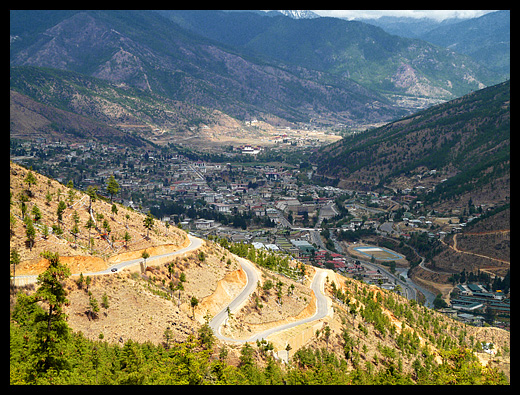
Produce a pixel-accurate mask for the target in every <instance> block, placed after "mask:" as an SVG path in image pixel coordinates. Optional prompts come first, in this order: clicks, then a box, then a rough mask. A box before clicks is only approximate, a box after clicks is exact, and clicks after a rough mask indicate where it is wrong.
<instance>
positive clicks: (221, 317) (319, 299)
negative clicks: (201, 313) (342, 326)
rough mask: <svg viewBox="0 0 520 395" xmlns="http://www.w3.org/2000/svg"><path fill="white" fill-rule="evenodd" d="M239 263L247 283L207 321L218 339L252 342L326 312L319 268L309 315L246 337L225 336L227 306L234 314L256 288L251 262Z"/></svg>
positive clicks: (243, 261) (322, 272)
mask: <svg viewBox="0 0 520 395" xmlns="http://www.w3.org/2000/svg"><path fill="white" fill-rule="evenodd" d="M240 264H241V266H242V269H244V271H245V273H246V276H247V284H246V286H245V287H244V289H243V290H242V292H241V293H240V294H239V295H238V296H237V297H236V298H235V299H234V300H233V301H232V302H231V303H230V304H229V305H228V306H226V307H225V308H224V309H222V310H221V311H220V312H219V313H218V314H217V315H216V316H215V317H214V318H213V319H212V320H211V321H210V323H209V326H210V327H211V329H212V330H213V332H214V333H215V336H216V337H217V338H219V339H220V340H225V341H232V342H239V343H245V342H254V341H256V340H261V339H265V338H267V336H269V335H271V334H273V333H275V332H279V331H283V330H285V329H289V328H293V327H295V326H298V325H301V324H305V323H307V322H311V321H315V320H319V319H320V318H323V317H325V316H326V315H327V313H328V306H327V297H326V296H325V295H324V293H323V289H324V280H325V277H326V276H327V271H326V270H320V269H317V271H316V274H315V275H314V279H313V280H312V284H311V289H312V290H313V292H314V295H315V296H316V312H315V313H314V315H312V316H311V317H307V318H304V319H301V320H299V321H295V322H290V323H288V324H283V325H279V326H276V327H273V328H270V329H267V330H265V331H263V332H259V333H256V334H254V335H252V336H251V337H250V338H248V339H233V338H229V337H226V336H223V335H222V334H221V333H220V327H221V326H222V324H223V323H224V321H225V320H226V319H227V316H228V312H227V309H228V307H229V311H230V312H231V314H234V313H235V312H237V311H238V310H239V309H240V308H241V307H242V306H243V304H244V303H245V302H246V301H247V299H248V297H249V296H250V295H251V294H252V293H253V291H254V290H255V289H256V285H257V282H258V275H257V273H256V270H255V269H254V267H253V265H252V264H251V262H249V261H247V260H245V259H242V258H241V259H240Z"/></svg>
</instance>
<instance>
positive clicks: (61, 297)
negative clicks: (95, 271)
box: [30, 251, 70, 373]
mask: <svg viewBox="0 0 520 395" xmlns="http://www.w3.org/2000/svg"><path fill="white" fill-rule="evenodd" d="M41 256H42V257H43V258H45V259H47V260H49V267H48V269H47V270H46V271H45V272H43V273H42V274H40V275H39V276H38V280H37V283H38V286H39V287H38V290H37V291H36V292H35V293H34V295H33V300H34V301H38V302H44V304H45V305H46V306H48V310H42V311H41V312H40V313H39V314H38V315H37V316H36V318H35V320H34V322H35V326H36V331H35V339H34V342H33V343H31V346H32V350H31V352H30V354H31V356H32V358H33V359H34V360H33V361H32V362H33V364H32V366H33V367H34V370H35V372H36V373H42V372H47V371H48V370H49V369H52V370H55V371H59V370H61V369H64V368H67V365H68V363H67V360H66V357H65V356H64V350H65V348H66V345H67V341H68V339H69V333H70V329H69V326H68V325H67V321H66V315H65V313H64V310H63V308H64V306H65V305H66V304H68V303H69V301H68V299H67V298H66V295H67V291H66V290H65V288H64V286H63V282H64V280H65V279H66V278H68V277H69V276H70V269H69V268H68V267H67V266H66V265H63V264H62V263H61V262H60V259H59V255H58V253H57V252H56V253H52V252H49V251H45V252H42V253H41Z"/></svg>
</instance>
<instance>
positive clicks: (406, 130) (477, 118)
mask: <svg viewBox="0 0 520 395" xmlns="http://www.w3.org/2000/svg"><path fill="white" fill-rule="evenodd" d="M509 101H510V82H509V81H506V82H504V83H500V84H498V85H495V86H492V87H489V88H486V89H483V90H480V91H477V92H473V93H471V94H469V95H466V96H463V97H461V98H458V99H455V100H452V101H450V102H447V103H443V104H440V105H437V106H434V107H431V108H429V109H427V110H423V111H421V112H419V113H416V114H414V115H412V116H409V117H406V118H403V119H401V120H399V121H396V122H393V123H390V124H388V125H385V126H383V127H381V128H378V129H374V130H371V131H368V132H365V133H361V134H358V135H354V136H350V137H346V138H344V139H343V140H341V141H339V142H337V143H334V144H332V145H330V146H328V147H325V148H324V149H323V150H322V151H321V152H320V153H317V154H316V155H315V156H314V160H315V161H316V163H317V164H318V171H319V172H320V173H323V174H325V175H328V176H332V175H335V176H339V177H340V178H342V179H344V181H345V182H347V183H349V184H350V185H351V186H354V185H357V186H358V187H360V185H365V186H366V187H368V185H369V184H372V185H378V186H379V187H382V186H383V185H385V186H391V187H393V188H398V189H405V188H406V185H412V184H414V183H415V184H416V185H420V183H419V184H418V183H417V175H421V174H423V173H425V172H428V171H431V170H435V171H436V172H439V174H440V173H441V172H442V174H443V177H444V178H446V180H445V181H444V182H440V181H441V179H440V178H439V179H437V181H436V182H435V183H434V184H435V186H434V191H430V192H431V193H424V194H421V197H422V198H421V199H419V200H421V201H423V202H424V203H425V204H426V205H439V204H441V205H442V202H444V203H446V202H447V201H449V202H450V204H454V203H455V202H454V199H456V200H457V201H458V203H457V205H459V206H464V205H466V204H467V201H468V200H469V199H471V196H473V198H474V199H475V200H478V204H504V203H506V202H507V200H508V196H509V193H510V187H509V182H510V179H509V160H510V159H509V158H510V153H509V152H510V110H509V108H510V107H509V106H510V105H509ZM402 177H404V178H405V179H408V180H409V181H410V184H406V183H404V184H403V183H402V182H403V181H402ZM421 177H422V176H421ZM421 177H419V178H418V179H419V180H420V178H421ZM412 179H415V180H416V181H414V182H412V181H411V180H412ZM430 187H431V186H430ZM423 188H424V187H423ZM477 191H478V192H477ZM484 191H485V193H484ZM502 192H503V193H502ZM462 197H464V198H463V199H462ZM475 203H476V204H477V202H475Z"/></svg>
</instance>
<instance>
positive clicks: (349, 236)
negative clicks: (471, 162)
mask: <svg viewBox="0 0 520 395" xmlns="http://www.w3.org/2000/svg"><path fill="white" fill-rule="evenodd" d="M315 144H316V141H303V142H302V141H296V140H293V139H291V138H289V137H287V136H285V138H284V137H283V136H282V137H281V138H279V141H278V142H277V144H276V146H275V148H273V147H270V148H269V149H265V147H262V146H259V145H250V144H242V145H237V146H235V147H233V146H229V147H225V148H223V149H221V150H220V151H218V152H217V151H215V152H213V153H209V154H208V153H204V154H201V153H200V152H197V151H195V150H192V149H189V148H186V147H182V146H168V147H164V146H163V147H157V148H152V149H150V148H148V149H144V148H143V149H142V150H140V149H130V148H128V147H123V146H118V145H115V144H102V143H99V142H87V143H66V142H59V141H58V142H56V141H52V142H48V141H47V140H45V139H39V140H37V141H21V140H13V139H11V147H10V148H11V150H10V153H11V160H13V161H14V162H16V163H19V164H21V165H23V166H26V167H30V166H32V168H33V169H34V170H35V171H38V172H40V173H42V174H44V175H47V176H49V177H52V178H55V179H56V180H58V181H60V182H62V183H64V184H66V183H67V182H69V181H70V180H72V182H73V184H74V187H75V188H77V189H80V190H86V189H87V188H88V187H89V186H94V187H97V193H98V194H99V195H101V196H103V195H107V193H106V185H107V181H108V179H109V178H110V177H111V176H113V177H114V178H115V180H116V181H117V183H118V185H119V187H120V190H119V193H118V194H117V195H116V196H115V197H114V201H116V202H119V203H121V204H123V205H125V206H127V207H130V208H132V209H133V210H136V211H139V212H142V213H147V212H151V214H152V215H153V216H154V217H155V218H157V219H160V220H161V221H163V222H165V223H168V224H169V225H171V226H178V227H181V228H182V229H184V230H187V231H190V232H191V233H192V234H194V235H198V236H203V237H206V238H207V237H218V238H226V239H227V240H228V241H229V242H235V243H248V244H252V245H253V246H254V247H255V248H256V249H265V250H268V251H271V252H274V253H278V254H288V255H291V256H292V257H293V258H295V259H296V260H297V261H301V262H304V263H307V264H312V265H315V266H319V267H325V268H328V269H333V270H336V271H338V272H341V273H342V274H343V275H345V276H347V277H353V278H356V279H358V280H362V281H364V282H366V283H369V284H376V285H378V286H380V287H381V288H385V289H388V290H393V291H394V292H397V293H399V294H401V295H403V296H405V297H407V298H409V299H413V300H417V301H418V302H420V303H424V304H425V305H427V306H428V307H436V308H439V309H440V311H442V312H443V313H446V314H448V315H450V316H452V317H454V318H456V319H458V320H460V321H463V322H466V323H469V324H472V325H477V326H482V325H493V326H499V327H503V328H507V329H508V328H509V317H510V312H509V298H506V297H505V293H504V290H503V289H497V286H496V285H495V284H494V283H493V278H492V277H490V276H489V275H487V276H486V275H485V273H480V272H479V273H475V274H473V273H472V274H473V275H472V276H471V275H470V276H465V281H464V282H463V283H462V282H461V283H458V282H459V281H456V282H457V283H458V284H457V286H456V287H454V291H452V293H451V298H450V303H449V304H446V303H440V304H438V302H439V301H438V300H437V299H438V298H437V295H435V294H434V293H433V292H432V291H431V290H428V289H426V288H424V287H422V286H419V285H418V284H417V283H414V282H413V281H412V280H411V279H410V278H408V276H407V272H408V270H409V269H410V267H411V265H423V264H424V258H423V257H421V256H420V254H419V253H418V252H417V250H416V248H414V245H416V244H412V246H411V247H406V246H407V242H408V241H409V240H410V239H413V240H414V243H417V242H421V243H426V244H429V245H436V244H438V243H442V242H443V239H444V238H445V237H446V236H447V235H450V234H453V233H457V232H461V231H462V230H463V228H464V227H465V226H466V225H467V224H468V223H470V222H471V221H473V220H475V219H476V218H478V217H479V216H480V215H481V214H482V213H483V212H485V210H487V209H490V207H476V208H474V210H469V212H468V211H466V210H458V209H452V210H449V211H448V212H438V211H433V210H432V211H430V212H425V210H424V209H423V208H422V206H421V202H420V201H419V200H417V194H418V193H422V192H424V191H428V190H429V189H432V188H435V185H436V184H438V183H441V182H443V181H444V176H445V175H443V174H441V172H439V171H437V170H436V169H430V170H428V171H425V172H424V173H423V174H420V175H417V176H416V177H415V179H414V180H412V182H411V183H410V182H409V183H408V184H407V185H404V186H403V188H402V189H400V188H388V189H387V191H386V193H375V192H366V191H356V190H347V189H342V188H338V187H334V186H330V185H326V184H325V183H320V182H319V180H318V181H316V178H314V175H315V170H316V168H315V167H313V166H312V165H311V164H310V163H309V162H306V161H302V160H301V159H300V158H302V157H304V156H301V155H299V156H296V155H295V156H294V159H292V160H291V158H292V157H291V156H290V152H291V149H294V147H295V146H298V148H302V147H303V149H305V148H307V149H309V150H311V149H313V146H314V145H315ZM284 154H285V156H283V160H281V159H280V158H281V157H282V155H284ZM107 196H108V195H107ZM385 240H386V242H385ZM371 241H373V242H371ZM403 245H404V246H405V247H404V248H403ZM459 279H460V276H459V275H458V274H457V278H456V280H459ZM491 311H492V314H490V312H491Z"/></svg>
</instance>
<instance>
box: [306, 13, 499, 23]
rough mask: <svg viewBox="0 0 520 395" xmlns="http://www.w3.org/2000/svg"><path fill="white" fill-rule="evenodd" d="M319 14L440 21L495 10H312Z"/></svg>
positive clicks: (350, 17) (468, 16) (480, 14)
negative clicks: (406, 17)
mask: <svg viewBox="0 0 520 395" xmlns="http://www.w3.org/2000/svg"><path fill="white" fill-rule="evenodd" d="M312 11H313V12H315V13H316V14H318V15H321V16H334V17H339V18H348V19H359V18H379V17H381V16H383V15H386V16H408V17H412V18H424V17H427V18H432V19H437V20H439V21H442V20H444V19H446V18H476V17H479V16H482V15H484V14H487V13H489V12H493V11H495V10H312Z"/></svg>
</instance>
